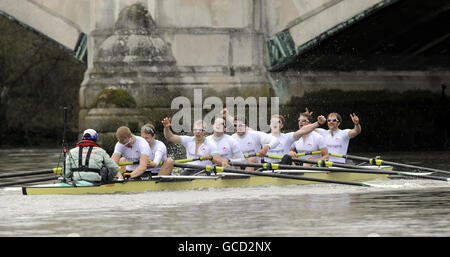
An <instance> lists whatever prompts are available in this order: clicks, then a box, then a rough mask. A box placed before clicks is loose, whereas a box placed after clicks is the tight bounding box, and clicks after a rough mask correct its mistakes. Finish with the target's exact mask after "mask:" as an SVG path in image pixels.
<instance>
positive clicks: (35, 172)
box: [0, 168, 62, 178]
mask: <svg viewBox="0 0 450 257" xmlns="http://www.w3.org/2000/svg"><path fill="white" fill-rule="evenodd" d="M61 172H62V168H53V169H49V170H31V171H22V172H12V173H3V174H0V178H13V177H24V176H33V175H42V174H52V173H54V174H61Z"/></svg>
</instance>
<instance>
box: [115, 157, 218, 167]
mask: <svg viewBox="0 0 450 257" xmlns="http://www.w3.org/2000/svg"><path fill="white" fill-rule="evenodd" d="M211 159H212V158H211V157H210V158H203V157H199V158H194V159H192V158H191V159H180V160H175V163H185V162H193V161H204V160H211ZM151 162H152V160H148V163H151ZM163 163H164V162H162V161H161V162H159V165H163ZM133 164H139V161H134V162H120V163H119V166H126V165H133Z"/></svg>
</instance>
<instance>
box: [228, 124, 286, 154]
mask: <svg viewBox="0 0 450 257" xmlns="http://www.w3.org/2000/svg"><path fill="white" fill-rule="evenodd" d="M232 137H233V138H234V139H235V140H236V141H237V142H238V144H239V148H240V149H241V152H242V153H243V154H244V156H245V155H255V154H256V153H258V152H259V151H260V150H261V148H262V147H264V146H265V145H269V146H270V148H275V147H277V146H278V145H279V144H280V141H279V140H278V139H277V138H276V137H274V136H272V135H271V134H267V133H264V132H261V131H255V130H247V131H246V132H245V134H244V135H243V136H239V135H238V134H237V133H234V134H233V135H232ZM255 158H256V159H257V160H258V162H261V158H260V157H255Z"/></svg>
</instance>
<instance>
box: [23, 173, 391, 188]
mask: <svg viewBox="0 0 450 257" xmlns="http://www.w3.org/2000/svg"><path fill="white" fill-rule="evenodd" d="M367 167H371V168H373V169H380V168H381V169H384V170H390V169H392V167H391V166H367ZM299 170H300V171H301V172H304V175H307V176H305V177H308V178H314V179H325V180H339V181H369V180H373V179H377V178H386V177H387V175H386V174H366V173H349V172H338V171H337V172H323V171H320V172H319V171H310V170H301V168H300V167H299ZM299 170H296V171H284V172H285V173H291V172H292V173H294V172H295V174H298V173H299ZM337 170H338V169H337ZM270 172H271V171H270ZM302 176H303V175H300V176H299V177H302ZM311 183H317V182H314V181H307V180H296V179H286V178H278V177H267V176H250V175H243V174H234V173H217V174H211V175H210V176H177V175H172V176H153V177H152V178H151V179H150V180H124V181H116V182H114V183H111V184H102V185H99V184H94V183H91V182H88V181H78V182H66V183H63V182H58V183H52V184H42V185H32V186H24V187H22V192H23V194H24V195H44V194H45V195H48V194H112V193H133V192H145V191H164V190H169V191H171V190H192V189H206V188H229V187H254V186H271V185H272V186H285V185H304V184H311Z"/></svg>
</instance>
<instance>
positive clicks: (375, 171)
mask: <svg viewBox="0 0 450 257" xmlns="http://www.w3.org/2000/svg"><path fill="white" fill-rule="evenodd" d="M230 165H231V166H241V167H258V168H263V169H266V170H278V169H286V170H315V171H326V172H347V173H366V174H386V175H401V176H410V177H420V178H425V179H433V180H441V181H447V182H449V181H450V178H444V177H437V176H430V175H429V174H430V173H420V172H405V171H390V170H382V169H344V168H339V169H332V168H327V167H307V166H295V165H286V164H277V163H239V162H231V163H230Z"/></svg>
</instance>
